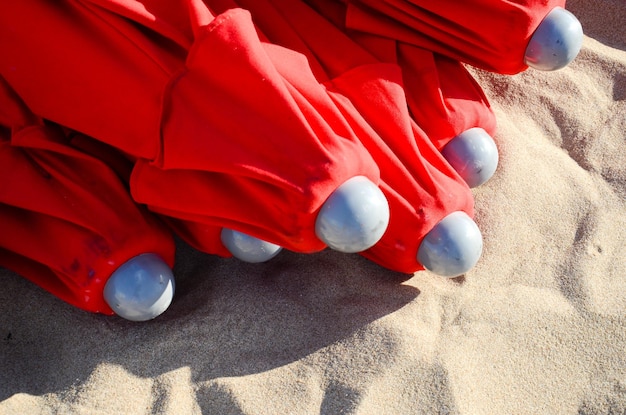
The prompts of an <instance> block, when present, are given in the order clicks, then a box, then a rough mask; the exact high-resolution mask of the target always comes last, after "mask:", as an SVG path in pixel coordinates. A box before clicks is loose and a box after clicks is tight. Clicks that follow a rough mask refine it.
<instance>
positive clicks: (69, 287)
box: [0, 78, 174, 314]
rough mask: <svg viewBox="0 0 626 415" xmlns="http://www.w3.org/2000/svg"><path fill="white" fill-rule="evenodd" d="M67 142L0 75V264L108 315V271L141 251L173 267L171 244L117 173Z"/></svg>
mask: <svg viewBox="0 0 626 415" xmlns="http://www.w3.org/2000/svg"><path fill="white" fill-rule="evenodd" d="M70 141H71V140H70V138H69V137H67V136H66V135H65V134H64V131H63V130H62V129H61V128H60V127H59V126H58V125H54V124H51V123H47V122H43V121H42V120H41V119H39V118H38V117H36V116H35V115H33V114H32V113H30V111H29V110H28V108H26V107H25V106H24V105H23V103H22V102H20V100H19V98H18V97H17V96H16V95H15V94H14V93H13V91H11V90H10V88H8V86H7V85H6V83H4V82H3V81H2V79H1V78H0V177H2V178H3V180H2V181H1V182H0V223H2V232H0V265H1V266H3V267H6V268H9V269H12V270H14V271H16V272H17V273H19V274H21V275H22V276H24V277H25V278H27V279H29V280H31V281H33V282H35V283H36V284H38V285H40V286H41V287H42V288H44V289H46V290H48V291H49V292H51V293H53V294H54V295H56V296H57V297H59V298H61V299H62V300H64V301H66V302H68V303H70V304H72V305H74V306H76V307H79V308H81V309H84V310H89V311H92V312H100V313H105V314H112V313H113V311H112V310H111V308H110V307H109V305H108V303H107V302H106V301H105V299H104V297H103V288H104V286H105V284H106V282H107V281H108V278H109V277H110V276H111V274H112V273H113V272H114V271H115V270H116V269H118V268H119V267H120V266H121V265H122V264H124V263H126V262H127V261H128V260H129V259H131V258H134V257H136V256H138V255H140V254H144V253H153V254H157V255H158V256H160V257H161V258H162V259H163V260H164V261H165V262H167V264H168V265H169V266H172V264H173V261H174V243H173V240H172V237H171V234H170V232H169V231H168V230H167V229H166V228H165V227H164V226H163V224H162V223H160V221H158V220H157V219H156V218H155V217H154V216H152V215H151V214H149V213H148V212H147V211H146V210H145V209H143V208H141V207H138V206H137V205H136V204H135V202H134V201H133V200H132V199H131V198H130V195H129V194H128V190H127V188H126V186H125V185H124V184H123V182H122V180H121V179H120V177H119V176H118V175H117V173H116V172H115V171H113V170H112V169H111V168H110V167H109V166H107V165H105V164H104V163H103V162H102V161H100V159H99V158H95V157H93V156H90V155H88V154H86V153H84V152H81V151H79V150H77V149H76V148H73V147H72V146H71V145H70V144H69V143H70ZM91 148H92V150H95V149H96V148H97V146H91ZM111 155H113V153H110V154H109V155H107V156H106V157H107V158H109V159H110V156H111Z"/></svg>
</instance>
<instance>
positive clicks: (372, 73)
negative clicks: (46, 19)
mask: <svg viewBox="0 0 626 415" xmlns="http://www.w3.org/2000/svg"><path fill="white" fill-rule="evenodd" d="M208 3H209V4H210V5H211V7H213V8H215V9H216V10H227V9H228V8H230V7H243V8H245V9H247V10H249V11H250V12H251V14H252V17H253V21H254V22H255V24H256V25H257V26H258V27H259V30H260V31H261V33H262V34H263V35H264V36H266V37H267V38H268V40H269V41H271V42H272V43H274V44H277V45H281V46H285V47H288V48H290V49H292V50H295V51H298V52H300V53H302V54H304V55H305V56H306V57H307V59H308V61H309V62H310V65H311V67H312V68H314V71H315V74H316V76H317V78H318V79H319V80H320V81H321V82H323V84H324V86H325V87H326V88H327V90H328V91H329V93H330V94H331V96H332V97H333V98H334V99H335V101H336V102H337V104H338V105H340V106H344V105H345V108H346V110H348V108H350V107H351V106H352V105H354V107H356V108H357V109H358V111H359V113H360V114H361V115H362V116H363V117H364V119H365V120H367V124H362V125H363V126H364V128H366V129H365V130H363V131H362V132H359V134H358V136H359V139H360V140H361V142H362V143H363V145H364V146H365V147H366V148H367V150H368V151H369V152H370V154H372V157H373V158H374V160H375V161H376V163H377V164H378V166H379V168H380V172H381V185H380V186H381V189H382V190H383V192H384V193H385V196H386V197H387V199H388V201H389V205H390V212H391V218H390V222H389V227H388V229H387V231H386V233H385V234H384V235H383V237H382V239H381V240H380V241H379V242H378V243H377V244H376V245H375V246H373V247H372V248H370V249H369V250H367V251H364V252H363V253H362V255H364V256H365V257H367V258H370V259H372V260H374V261H375V262H377V263H378V264H381V265H383V266H385V267H387V268H390V269H393V270H397V271H401V272H409V273H410V272H414V271H417V270H419V269H422V268H423V267H422V264H421V263H420V262H419V261H418V258H417V252H418V250H419V247H420V244H421V243H422V241H423V240H424V237H425V236H426V234H427V233H429V232H430V231H431V230H432V229H433V228H434V227H435V226H436V225H437V224H438V223H439V222H440V221H441V220H442V219H443V218H445V217H447V216H448V215H449V214H451V213H453V212H458V211H461V212H465V213H466V214H467V215H469V216H471V215H472V214H473V198H472V195H471V193H470V191H469V188H468V187H467V185H466V184H465V183H464V182H463V181H462V180H461V178H460V177H459V176H458V175H457V174H456V173H455V172H454V171H453V169H452V167H451V166H450V165H449V164H448V163H447V162H446V161H445V160H444V159H443V157H442V156H441V154H440V153H439V152H438V150H437V148H435V146H434V145H433V144H432V142H431V141H430V140H429V138H428V137H427V135H426V134H425V133H424V132H423V131H422V130H421V129H420V128H419V127H418V125H417V124H415V122H414V121H413V120H412V119H411V117H410V115H409V112H408V109H407V104H406V96H405V94H404V89H403V83H402V73H401V70H400V67H398V65H396V64H394V63H384V62H381V61H380V60H379V59H378V58H376V57H375V56H374V55H373V54H371V53H369V52H368V51H367V50H365V49H364V48H362V47H360V46H359V45H358V44H357V43H355V42H354V41H353V40H352V39H350V38H349V37H347V36H346V35H345V34H343V33H342V32H341V31H340V30H338V29H337V28H336V27H334V26H333V25H332V24H331V23H329V22H328V21H327V20H326V19H324V18H323V17H322V16H320V15H319V14H317V13H316V12H315V11H314V10H313V9H311V8H310V7H308V6H307V5H306V4H305V3H304V2H302V1H300V0H266V1H260V0H234V1H233V0H210V1H209V2H208ZM362 128H363V127H362Z"/></svg>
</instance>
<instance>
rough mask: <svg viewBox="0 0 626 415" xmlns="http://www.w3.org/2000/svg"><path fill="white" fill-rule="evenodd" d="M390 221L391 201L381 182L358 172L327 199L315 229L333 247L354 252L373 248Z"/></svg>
mask: <svg viewBox="0 0 626 415" xmlns="http://www.w3.org/2000/svg"><path fill="white" fill-rule="evenodd" d="M388 225H389V204H388V203H387V198H385V195H384V194H383V192H382V191H381V190H380V188H379V187H378V186H376V185H375V184H374V183H372V182H371V181H370V180H369V179H368V178H366V177H363V176H355V177H353V178H351V179H349V180H347V181H346V182H345V183H343V184H342V185H341V186H339V187H338V188H337V189H336V190H335V191H334V192H333V193H332V194H331V195H330V196H329V197H328V199H327V200H326V202H324V205H323V206H322V208H321V210H320V213H319V214H318V216H317V220H316V221H315V233H316V235H317V237H318V238H320V239H321V240H322V241H323V242H324V243H325V244H326V245H328V246H329V247H330V248H331V249H334V250H336V251H341V252H347V253H354V252H361V251H365V250H366V249H368V248H371V247H372V246H374V245H375V244H376V242H378V241H379V240H380V238H382V236H383V234H384V233H385V231H386V230H387V226H388Z"/></svg>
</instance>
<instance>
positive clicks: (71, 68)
mask: <svg viewBox="0 0 626 415" xmlns="http://www.w3.org/2000/svg"><path fill="white" fill-rule="evenodd" d="M0 45H1V46H0V52H1V53H0V73H1V74H2V75H3V76H4V77H5V78H6V79H7V81H8V82H9V83H10V84H11V85H12V87H13V88H14V89H15V90H16V91H17V92H18V93H19V94H20V96H21V97H22V98H23V99H24V101H25V102H26V104H27V105H28V106H29V107H30V108H31V109H32V110H33V111H34V112H35V113H36V114H37V115H39V116H41V117H43V118H46V119H49V120H53V121H55V122H57V123H59V124H61V125H64V126H66V127H69V128H71V129H73V130H77V131H80V132H82V133H85V134H87V135H89V136H91V137H94V138H96V139H97V140H100V141H103V142H105V143H108V144H110V145H112V146H114V147H115V148H117V149H119V150H121V151H122V152H124V153H125V154H126V155H128V157H129V158H131V159H132V160H133V161H134V167H133V171H132V176H131V179H130V186H131V192H132V195H133V198H134V199H135V200H136V201H138V202H140V203H145V204H147V205H148V206H149V208H150V209H151V210H153V211H155V212H158V213H161V214H164V215H167V216H168V217H169V218H170V220H169V222H170V223H171V224H173V225H172V226H174V227H175V228H176V229H177V230H179V231H180V232H181V235H183V236H187V237H189V240H190V242H192V243H194V244H195V246H196V247H199V248H201V249H203V250H205V251H207V252H211V253H215V254H219V255H224V256H229V255H230V253H229V252H228V250H227V249H226V248H225V247H224V246H223V244H222V243H221V242H220V240H219V238H218V236H219V233H220V230H221V229H222V228H230V229H234V230H237V231H240V232H244V233H246V234H249V235H253V236H255V237H257V238H261V239H263V240H267V241H270V242H272V243H275V244H278V245H280V246H284V247H286V248H288V249H291V250H295V251H299V252H311V251H316V250H320V249H323V248H324V247H325V246H326V245H325V243H324V242H323V241H322V240H320V239H319V238H318V234H317V233H316V232H315V223H316V219H317V218H318V213H319V212H320V211H321V208H322V206H323V204H324V203H325V201H326V200H328V199H329V196H330V195H331V194H333V192H334V191H335V190H336V189H338V188H339V187H340V185H342V184H343V183H345V182H347V181H348V180H349V179H351V178H354V177H361V176H362V177H365V178H367V179H368V183H370V184H372V183H378V181H379V171H378V167H377V166H376V163H375V162H374V160H373V159H372V157H371V156H370V155H369V153H368V152H367V150H366V149H365V148H364V146H363V145H362V144H361V143H360V141H359V137H358V136H357V134H356V133H355V131H361V130H362V129H363V128H365V127H364V126H362V124H363V123H364V120H363V119H362V117H361V116H360V114H358V112H357V111H356V109H355V108H353V107H350V106H349V105H342V106H338V105H337V104H336V103H335V102H334V101H333V98H332V97H331V96H330V95H329V94H328V92H327V91H326V89H325V88H324V87H322V86H321V85H320V84H319V82H318V81H317V80H316V79H315V77H314V75H313V73H312V72H311V69H310V68H309V66H308V63H307V62H306V60H305V59H303V57H302V55H300V54H298V53H294V52H293V51H291V50H289V49H286V48H279V47H275V46H274V45H270V44H267V43H264V42H261V41H260V40H259V38H258V36H257V33H256V29H255V27H254V25H253V24H252V21H251V19H250V15H249V13H248V12H246V11H244V10H230V11H228V12H226V13H224V14H222V15H219V16H215V15H214V13H213V12H212V11H211V10H209V9H208V8H207V7H206V6H205V5H204V4H203V3H202V2H200V1H195V0H185V1H178V2H171V1H145V2H142V3H141V4H140V3H136V2H130V1H124V0H93V1H88V0H82V1H80V0H75V1H66V2H47V1H43V0H25V1H20V2H5V3H3V4H2V5H0ZM372 186H374V185H373V184H372ZM374 187H375V186H374ZM381 200H382V202H381ZM383 203H384V198H383V197H382V194H380V195H379V196H376V197H373V198H371V199H368V200H367V201H365V205H367V206H372V207H376V209H378V211H383V213H384V211H385V209H387V207H386V206H382V204H383ZM331 210H332V209H331ZM331 216H332V215H331ZM348 216H350V215H348ZM352 216H356V214H354V215H352ZM349 219H351V218H350V217H348V221H349ZM357 222H358V221H357ZM361 225H362V224H361V223H357V224H356V225H355V226H356V227H357V228H358V229H357V230H361V231H362V233H363V234H365V236H372V235H373V237H371V238H369V239H368V238H365V237H364V239H365V242H366V245H367V246H369V245H371V243H373V242H375V241H376V240H377V239H378V237H379V236H380V234H382V231H384V228H385V225H386V223H384V214H383V215H382V216H381V218H376V221H374V223H372V224H370V225H371V226H370V225H367V226H369V228H368V227H366V226H365V227H364V229H361V228H359V226H361ZM362 228H363V226H362ZM357 233H358V232H357ZM340 242H341V241H340ZM356 245H357V246H358V244H356ZM367 246H365V247H367Z"/></svg>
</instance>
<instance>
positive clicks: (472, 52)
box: [330, 0, 582, 74]
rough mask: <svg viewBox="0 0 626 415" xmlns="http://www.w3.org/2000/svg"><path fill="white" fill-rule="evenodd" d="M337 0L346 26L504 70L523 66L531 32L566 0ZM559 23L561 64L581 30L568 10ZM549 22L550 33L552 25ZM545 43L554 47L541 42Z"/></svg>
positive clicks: (576, 47)
mask: <svg viewBox="0 0 626 415" xmlns="http://www.w3.org/2000/svg"><path fill="white" fill-rule="evenodd" d="M330 1H333V0H330ZM338 1H343V2H344V3H346V4H347V7H348V13H347V17H346V26H347V27H350V28H352V29H356V30H361V31H365V32H371V33H375V34H379V35H382V36H386V37H390V38H393V39H398V40H402V41H404V42H406V43H410V44H413V45H417V46H421V47H423V48H425V49H428V50H432V51H434V52H438V53H441V54H444V55H447V56H450V57H452V58H454V59H456V60H460V61H462V62H466V63H469V64H471V65H474V66H477V67H480V68H483V69H486V70H489V71H495V72H499V73H506V74H513V73H517V72H520V71H523V70H525V69H526V68H527V67H528V66H527V61H526V59H525V56H527V51H526V49H527V47H528V46H529V42H530V41H531V39H532V37H533V34H534V33H535V32H536V30H537V28H538V27H539V25H540V24H541V23H542V21H543V20H544V18H545V17H546V16H547V15H548V14H549V13H550V12H551V11H553V10H554V9H555V8H564V7H565V0H463V1H457V0H437V1H431V0H338ZM562 16H563V15H562ZM561 21H562V23H563V24H564V26H561V28H560V29H558V30H559V31H562V32H561V34H562V35H563V34H564V36H560V37H556V38H554V42H562V43H561V45H560V47H563V46H567V47H568V49H567V52H566V55H567V56H566V57H564V58H563V62H562V64H563V63H565V64H566V63H567V62H568V61H569V60H571V59H573V56H575V55H576V54H577V53H578V50H580V43H581V42H582V29H580V23H578V21H577V20H576V19H575V18H574V17H573V16H572V15H571V14H565V19H562V20H561ZM549 26H551V28H550V30H549V31H552V29H553V28H554V26H552V25H551V24H549ZM553 34H554V33H552V34H550V33H549V34H548V37H549V38H550V37H552V35H553ZM570 43H571V45H570ZM548 47H557V48H558V47H559V45H553V46H547V45H545V48H548Z"/></svg>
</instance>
